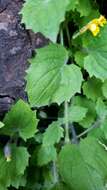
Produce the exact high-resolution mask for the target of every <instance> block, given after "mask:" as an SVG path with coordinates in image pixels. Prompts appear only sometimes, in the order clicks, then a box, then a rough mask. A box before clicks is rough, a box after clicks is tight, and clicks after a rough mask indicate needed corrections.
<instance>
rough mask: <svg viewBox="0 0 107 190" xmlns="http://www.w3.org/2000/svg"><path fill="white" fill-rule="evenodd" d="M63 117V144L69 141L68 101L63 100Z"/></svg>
mask: <svg viewBox="0 0 107 190" xmlns="http://www.w3.org/2000/svg"><path fill="white" fill-rule="evenodd" d="M64 107H65V109H64V111H65V113H64V117H65V144H67V143H70V138H69V120H68V102H67V101H65V103H64Z"/></svg>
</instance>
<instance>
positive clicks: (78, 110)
mask: <svg viewBox="0 0 107 190" xmlns="http://www.w3.org/2000/svg"><path fill="white" fill-rule="evenodd" d="M87 111H88V109H87V108H85V107H82V106H74V105H71V106H70V107H69V110H68V117H69V121H71V122H79V121H81V120H82V119H83V118H84V117H85V116H86V113H87Z"/></svg>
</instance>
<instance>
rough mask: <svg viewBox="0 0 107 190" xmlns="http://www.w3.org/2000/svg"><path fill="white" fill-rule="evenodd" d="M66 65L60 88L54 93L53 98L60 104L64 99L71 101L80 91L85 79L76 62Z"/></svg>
mask: <svg viewBox="0 0 107 190" xmlns="http://www.w3.org/2000/svg"><path fill="white" fill-rule="evenodd" d="M64 67H65V68H64ZM64 67H63V70H62V80H61V81H60V85H59V88H58V89H57V91H56V93H55V94H54V95H53V99H52V101H53V102H57V103H59V104H61V103H62V102H63V101H69V100H70V99H71V97H72V96H74V95H75V94H76V93H77V92H78V93H80V91H81V84H82V81H83V77H82V73H81V71H80V68H79V67H77V66H76V65H74V64H72V65H65V66H64ZM68 87H69V88H68Z"/></svg>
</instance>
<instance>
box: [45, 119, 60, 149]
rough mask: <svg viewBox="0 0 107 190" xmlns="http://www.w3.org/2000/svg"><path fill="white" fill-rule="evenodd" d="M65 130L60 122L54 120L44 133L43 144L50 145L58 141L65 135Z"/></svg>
mask: <svg viewBox="0 0 107 190" xmlns="http://www.w3.org/2000/svg"><path fill="white" fill-rule="evenodd" d="M63 132H64V130H63V128H62V127H60V123H59V122H53V123H52V124H51V125H49V127H48V128H47V129H46V131H45V133H44V135H43V146H50V145H54V144H55V143H58V142H59V141H60V139H61V138H62V137H63V136H64V134H63Z"/></svg>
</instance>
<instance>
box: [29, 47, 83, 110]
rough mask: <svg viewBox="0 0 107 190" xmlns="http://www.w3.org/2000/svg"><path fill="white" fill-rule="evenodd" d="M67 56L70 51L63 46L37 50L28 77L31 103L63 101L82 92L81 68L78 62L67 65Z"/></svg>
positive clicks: (41, 103)
mask: <svg viewBox="0 0 107 190" xmlns="http://www.w3.org/2000/svg"><path fill="white" fill-rule="evenodd" d="M67 59H68V52H67V51H66V49H65V48H64V47H63V46H61V45H57V44H50V45H48V46H46V47H44V48H41V49H39V50H37V56H36V57H35V58H33V59H31V60H30V62H31V63H32V64H31V66H30V68H29V69H28V71H27V77H26V79H27V87H26V90H27V92H28V96H29V101H30V104H31V106H38V107H40V106H44V105H48V104H50V103H52V102H57V103H59V104H60V103H62V102H63V101H65V100H70V98H71V97H72V96H73V95H74V94H75V93H76V92H80V88H81V83H82V80H83V78H82V74H81V71H80V69H79V68H78V67H77V66H76V65H73V64H72V65H66V62H67ZM68 86H69V88H68Z"/></svg>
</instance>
